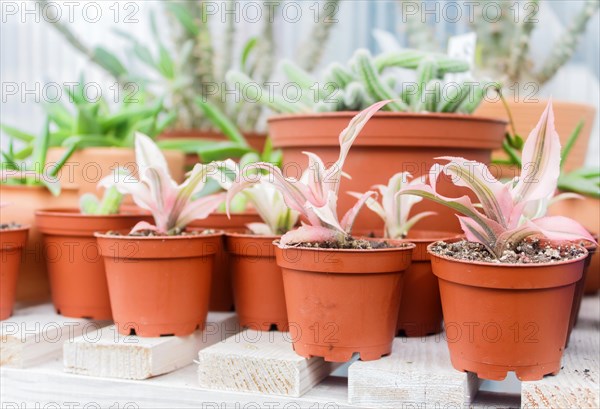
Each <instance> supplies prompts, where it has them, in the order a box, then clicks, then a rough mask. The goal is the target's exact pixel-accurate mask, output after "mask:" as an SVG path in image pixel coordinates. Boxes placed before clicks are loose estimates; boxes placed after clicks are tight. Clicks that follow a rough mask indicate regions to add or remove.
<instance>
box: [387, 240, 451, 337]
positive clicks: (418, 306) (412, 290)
mask: <svg viewBox="0 0 600 409" xmlns="http://www.w3.org/2000/svg"><path fill="white" fill-rule="evenodd" d="M456 236H457V235H456V234H455V233H450V232H436V231H427V230H411V231H410V233H409V234H408V237H407V238H406V241H407V242H410V243H413V244H415V246H416V247H415V248H414V249H413V254H412V263H411V264H410V266H409V267H408V268H407V269H406V271H404V284H403V286H402V299H401V301H400V312H399V313H398V325H397V327H396V331H397V332H398V333H399V334H400V335H405V336H408V337H424V336H427V335H431V334H437V333H439V332H441V331H442V321H443V315H442V302H441V300H440V288H439V286H438V279H437V277H436V276H435V275H434V274H433V271H432V270H431V256H430V255H429V253H428V252H427V246H429V245H430V244H431V243H433V242H435V241H439V240H444V241H447V240H450V239H454V238H456Z"/></svg>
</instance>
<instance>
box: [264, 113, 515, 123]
mask: <svg viewBox="0 0 600 409" xmlns="http://www.w3.org/2000/svg"><path fill="white" fill-rule="evenodd" d="M359 112H360V111H338V112H311V113H299V114H284V115H281V114H279V115H272V116H270V117H269V118H268V120H267V122H268V123H272V122H283V121H287V120H291V119H298V118H305V119H322V118H351V117H354V116H355V115H356V114H358V113H359ZM375 118H397V119H407V118H415V119H430V120H431V119H434V120H437V119H454V120H468V121H473V122H486V123H496V124H504V125H508V122H507V121H505V120H503V119H498V118H492V117H488V116H479V115H477V116H476V115H469V114H456V113H441V112H436V113H429V112H427V113H416V112H386V111H379V112H377V113H375V115H373V119H375Z"/></svg>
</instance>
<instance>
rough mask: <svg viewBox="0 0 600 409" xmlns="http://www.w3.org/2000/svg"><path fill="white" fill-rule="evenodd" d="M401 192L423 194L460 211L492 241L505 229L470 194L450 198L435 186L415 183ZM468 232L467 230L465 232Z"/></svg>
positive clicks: (426, 197)
mask: <svg viewBox="0 0 600 409" xmlns="http://www.w3.org/2000/svg"><path fill="white" fill-rule="evenodd" d="M400 194H407V195H415V196H421V197H423V198H425V199H429V200H431V201H433V202H436V203H439V204H442V205H444V206H446V207H449V208H451V209H453V210H456V211H457V212H458V213H460V214H462V215H464V216H466V217H467V218H469V219H472V220H473V222H474V223H476V224H477V225H479V226H480V227H481V229H482V231H484V232H485V237H488V238H489V240H490V241H491V242H495V241H496V235H497V232H498V231H503V230H504V229H503V228H502V226H501V225H500V224H499V223H498V222H496V221H494V220H492V219H489V218H488V217H486V216H485V215H483V214H481V213H480V212H478V211H477V209H475V207H474V206H473V203H472V202H471V199H470V198H469V197H468V196H462V197H459V198H449V197H445V196H443V195H440V194H438V193H436V192H435V190H434V188H432V187H431V186H429V185H425V184H415V185H412V186H410V187H407V188H405V189H402V190H401V191H400ZM465 233H467V232H465Z"/></svg>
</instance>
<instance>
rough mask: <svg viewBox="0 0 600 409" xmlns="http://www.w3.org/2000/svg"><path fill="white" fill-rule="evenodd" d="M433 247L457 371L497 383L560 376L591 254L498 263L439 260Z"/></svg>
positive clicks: (448, 339) (434, 270) (432, 260)
mask: <svg viewBox="0 0 600 409" xmlns="http://www.w3.org/2000/svg"><path fill="white" fill-rule="evenodd" d="M431 246H433V244H432V245H430V246H429V248H428V250H429V253H430V254H431V265H432V267H433V273H434V274H435V275H436V276H437V277H438V279H439V285H440V294H441V299H442V308H443V311H444V323H445V328H446V338H447V341H448V347H449V350H450V359H451V361H452V365H453V366H454V368H456V369H457V370H459V371H465V372H466V371H468V372H473V373H476V374H477V376H478V377H479V378H481V379H489V380H502V379H504V378H505V377H506V374H507V372H509V371H514V372H515V373H516V375H517V377H518V378H519V379H520V380H522V381H533V380H539V379H542V377H543V376H544V375H548V374H557V373H558V372H559V370H560V366H561V364H560V361H561V358H562V354H563V351H564V348H565V339H566V336H567V330H568V327H569V317H570V314H571V306H572V304H573V296H574V293H575V284H576V283H577V281H578V280H580V279H581V276H582V272H583V266H584V263H585V259H586V257H587V251H586V252H585V254H584V255H582V256H581V257H579V258H578V259H575V260H568V261H561V262H555V263H543V264H502V263H497V264H496V263H483V262H471V261H461V260H456V259H452V258H449V257H445V256H439V255H437V254H435V253H434V252H432V251H431Z"/></svg>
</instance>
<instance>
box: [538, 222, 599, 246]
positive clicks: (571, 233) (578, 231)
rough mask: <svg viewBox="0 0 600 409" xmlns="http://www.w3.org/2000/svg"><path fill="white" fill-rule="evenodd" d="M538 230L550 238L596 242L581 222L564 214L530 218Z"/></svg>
mask: <svg viewBox="0 0 600 409" xmlns="http://www.w3.org/2000/svg"><path fill="white" fill-rule="evenodd" d="M531 224H533V225H534V226H535V227H536V228H538V229H539V231H540V232H541V233H542V234H543V235H544V236H545V237H546V238H548V239H550V240H568V241H576V240H589V241H591V242H593V243H596V241H595V240H594V238H593V237H592V235H591V234H590V233H589V232H588V231H587V230H586V228H585V227H583V226H582V225H581V224H579V223H578V222H576V221H575V220H573V219H569V218H568V217H564V216H547V217H540V218H538V219H535V220H531Z"/></svg>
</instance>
